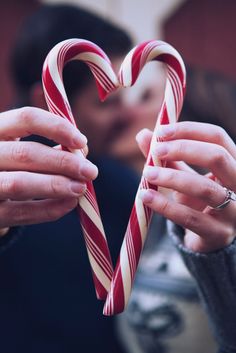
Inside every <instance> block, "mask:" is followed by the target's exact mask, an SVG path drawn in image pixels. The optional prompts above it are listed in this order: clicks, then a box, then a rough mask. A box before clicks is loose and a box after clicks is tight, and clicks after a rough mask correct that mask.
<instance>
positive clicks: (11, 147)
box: [0, 107, 97, 228]
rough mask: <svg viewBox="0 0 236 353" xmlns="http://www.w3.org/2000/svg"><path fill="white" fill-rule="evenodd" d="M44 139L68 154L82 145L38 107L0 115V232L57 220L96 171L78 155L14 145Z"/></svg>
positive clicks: (75, 133)
mask: <svg viewBox="0 0 236 353" xmlns="http://www.w3.org/2000/svg"><path fill="white" fill-rule="evenodd" d="M31 134H35V135H40V136H44V137H46V138H48V139H51V140H53V141H55V142H57V143H58V144H61V145H63V146H65V147H67V148H68V149H73V150H76V149H86V148H87V146H86V143H87V140H86V138H85V136H83V135H82V134H81V133H80V132H79V131H78V130H77V129H76V127H74V126H73V125H72V124H71V123H70V122H68V121H67V120H66V119H63V118H61V117H58V116H56V115H54V114H51V113H48V112H46V111H44V110H41V109H38V108H29V107H27V108H20V109H16V110H11V111H7V112H4V113H1V114H0V200H1V201H0V228H6V227H11V226H15V225H23V224H33V223H40V222H47V221H52V220H56V219H58V218H60V217H62V216H63V215H64V214H66V213H67V212H69V211H70V210H72V209H73V208H74V207H75V206H76V205H77V203H78V197H79V196H81V195H82V194H83V193H84V192H85V190H86V181H89V180H93V179H95V178H96V176H97V168H96V166H95V165H93V164H92V163H91V162H89V161H88V160H87V159H86V158H85V157H84V156H83V155H82V153H78V154H74V153H70V152H67V151H61V150H57V149H54V148H51V147H48V146H45V145H42V144H40V143H36V142H29V141H27V142H26V141H19V138H22V137H26V136H29V135H31Z"/></svg>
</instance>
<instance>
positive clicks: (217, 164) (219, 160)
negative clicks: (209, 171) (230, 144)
mask: <svg viewBox="0 0 236 353" xmlns="http://www.w3.org/2000/svg"><path fill="white" fill-rule="evenodd" d="M215 152H216V153H215V154H214V156H213V157H212V160H211V166H212V167H213V168H218V169H222V168H224V167H225V165H226V164H228V163H229V162H230V161H229V153H228V152H227V151H226V150H225V149H224V148H223V147H221V146H217V147H216V151H215Z"/></svg>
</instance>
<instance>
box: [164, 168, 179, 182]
mask: <svg viewBox="0 0 236 353" xmlns="http://www.w3.org/2000/svg"><path fill="white" fill-rule="evenodd" d="M176 180H177V173H176V171H174V170H169V171H168V173H166V182H167V184H168V185H173V184H175V183H176Z"/></svg>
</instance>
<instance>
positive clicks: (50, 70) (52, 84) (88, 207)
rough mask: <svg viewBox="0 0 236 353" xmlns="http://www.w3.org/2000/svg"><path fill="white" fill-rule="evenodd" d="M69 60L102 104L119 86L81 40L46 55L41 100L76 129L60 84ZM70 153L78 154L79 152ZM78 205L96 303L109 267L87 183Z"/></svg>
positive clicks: (103, 59)
mask: <svg viewBox="0 0 236 353" xmlns="http://www.w3.org/2000/svg"><path fill="white" fill-rule="evenodd" d="M72 60H80V61H82V62H85V63H86V64H87V65H88V66H89V67H90V69H91V71H92V73H93V75H94V77H95V81H96V84H97V87H98V92H99V96H100V98H101V99H102V100H103V99H105V97H106V95H107V94H108V93H110V92H111V91H113V90H114V89H116V87H117V86H118V85H119V82H118V80H117V77H116V75H115V74H114V72H113V69H112V67H111V63H110V60H109V58H108V57H107V56H106V54H105V53H104V52H103V51H102V50H101V49H100V48H99V47H98V46H97V45H95V44H94V43H91V42H89V41H86V40H82V39H70V40H65V41H63V42H61V43H59V44H57V45H56V46H55V47H54V48H53V49H52V50H51V51H50V52H49V54H48V56H47V58H46V60H45V62H44V66H43V76H42V80H43V88H44V93H45V98H46V101H47V104H48V108H49V110H50V111H51V112H53V113H55V114H57V115H60V116H62V117H64V118H66V119H68V120H69V121H70V122H71V123H72V124H74V125H76V124H75V121H74V118H73V115H72V112H71V108H70V105H69V102H68V98H67V95H66V92H65V89H64V85H63V80H62V72H63V68H64V66H65V64H66V63H67V62H69V61H72ZM78 80H79V77H78ZM71 152H74V153H82V152H81V151H80V150H77V151H71ZM78 202H79V205H78V212H79V216H80V220H81V226H82V229H83V234H84V238H85V243H86V248H87V252H88V256H89V261H90V265H91V268H92V274H93V280H94V285H95V290H96V294H97V297H98V298H99V299H105V298H106V295H107V291H108V290H109V288H110V282H111V278H112V274H113V266H112V261H111V256H110V251H109V248H108V244H107V240H106V236H105V232H104V228H103V224H102V221H101V217H100V213H99V209H98V205H97V201H96V195H95V192H94V188H93V184H92V182H88V183H87V190H86V193H85V195H84V196H82V197H80V198H79V201H78Z"/></svg>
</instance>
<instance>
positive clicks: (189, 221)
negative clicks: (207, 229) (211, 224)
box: [183, 213, 199, 230]
mask: <svg viewBox="0 0 236 353" xmlns="http://www.w3.org/2000/svg"><path fill="white" fill-rule="evenodd" d="M198 223H199V219H198V217H197V216H196V215H195V214H194V213H188V214H187V215H186V216H185V218H184V221H183V227H184V228H186V229H190V230H193V229H195V228H196V226H197V224H198Z"/></svg>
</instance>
